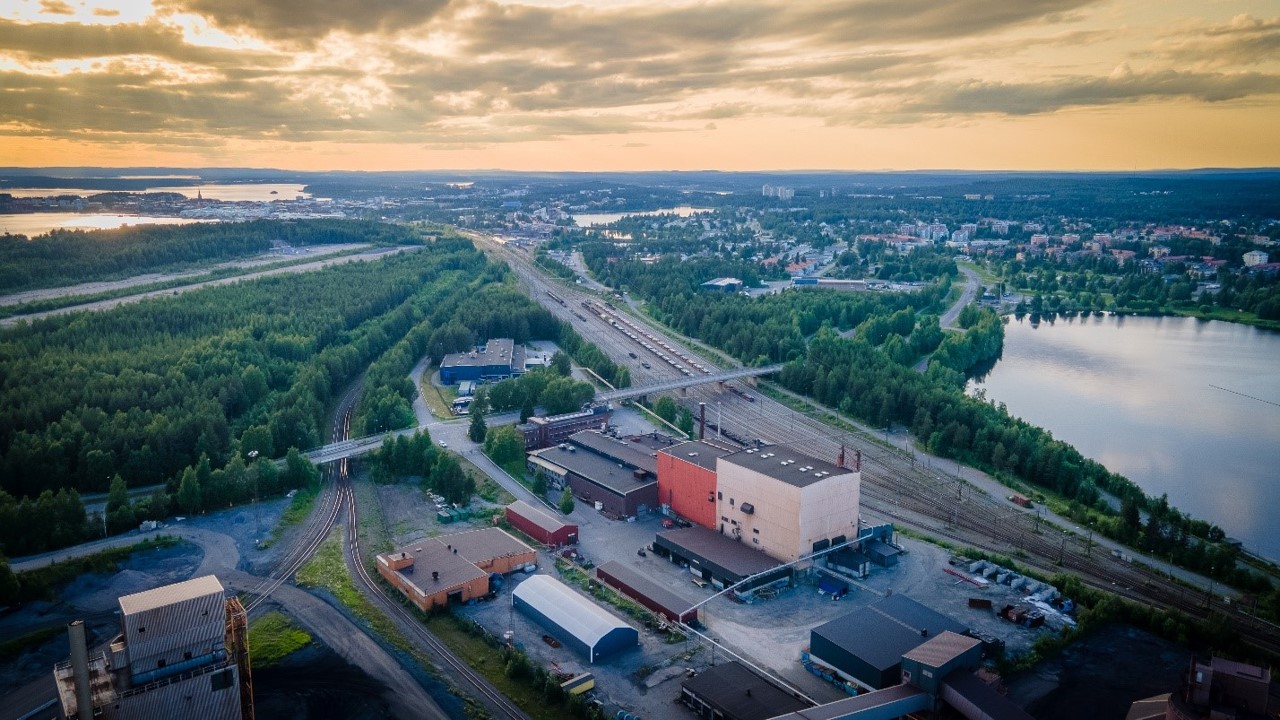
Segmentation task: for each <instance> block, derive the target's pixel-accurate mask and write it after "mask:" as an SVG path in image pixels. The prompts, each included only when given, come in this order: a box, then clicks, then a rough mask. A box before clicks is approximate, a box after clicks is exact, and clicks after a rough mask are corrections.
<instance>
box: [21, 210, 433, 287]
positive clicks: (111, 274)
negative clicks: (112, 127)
mask: <svg viewBox="0 0 1280 720" xmlns="http://www.w3.org/2000/svg"><path fill="white" fill-rule="evenodd" d="M422 242H423V239H422V236H421V235H420V234H419V233H418V232H417V231H414V230H411V229H408V228H405V227H402V226H398V225H389V224H386V223H374V222H355V221H346V220H302V221H297V222H294V223H281V222H273V221H269V220H256V221H253V222H247V223H194V224H191V225H136V226H126V227H122V228H118V229H115V230H94V231H84V230H54V231H53V232H50V233H46V234H44V235H39V236H36V237H34V238H27V237H26V236H25V235H9V234H7V233H6V234H3V235H0V294H3V293H12V292H18V291H21V290H31V289H34V288H46V287H58V286H62V285H70V284H74V283H82V282H91V281H95V280H109V279H116V278H120V277H127V276H131V275H138V274H141V273H149V272H157V271H160V270H169V269H173V268H176V267H181V266H184V265H190V264H193V263H205V262H220V261H226V260H233V259H236V258H243V257H247V256H250V255H257V254H260V253H264V252H267V251H268V250H270V249H271V248H272V247H273V246H278V245H288V246H295V247H298V246H308V245H333V244H343V243H379V244H397V245H414V244H421V243H422Z"/></svg>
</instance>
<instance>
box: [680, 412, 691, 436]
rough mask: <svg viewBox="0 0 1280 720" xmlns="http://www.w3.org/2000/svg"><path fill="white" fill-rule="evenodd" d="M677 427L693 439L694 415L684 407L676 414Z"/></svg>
mask: <svg viewBox="0 0 1280 720" xmlns="http://www.w3.org/2000/svg"><path fill="white" fill-rule="evenodd" d="M676 427H678V428H680V432H682V433H684V434H685V436H687V437H693V413H691V412H689V409H688V408H685V407H682V408H680V409H679V410H678V411H677V412H676Z"/></svg>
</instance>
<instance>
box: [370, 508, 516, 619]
mask: <svg viewBox="0 0 1280 720" xmlns="http://www.w3.org/2000/svg"><path fill="white" fill-rule="evenodd" d="M377 562H378V574H379V575H381V576H382V577H383V578H384V579H385V580H386V581H387V582H389V583H391V584H392V585H394V586H395V587H396V589H397V590H399V591H400V592H401V593H403V594H404V596H405V597H407V598H408V599H409V601H410V602H412V603H413V604H414V605H416V606H417V607H418V608H419V609H421V610H424V611H426V610H430V609H431V608H433V607H436V606H442V605H449V604H454V605H458V604H462V603H465V602H467V601H469V600H471V599H473V598H478V597H483V596H484V595H487V594H488V593H489V575H490V573H499V574H505V573H509V572H513V571H515V570H519V569H521V568H523V567H525V566H526V565H529V564H533V563H536V562H537V553H536V552H535V551H534V549H533V548H531V547H529V546H528V545H525V544H524V543H522V542H520V541H519V540H517V539H515V538H514V537H512V536H511V535H509V534H507V533H506V532H503V531H502V530H501V529H500V528H483V529H480V530H471V531H467V532H461V533H456V534H454V535H444V536H441V537H437V538H428V539H426V540H421V541H419V542H416V543H412V544H410V545H407V546H405V547H403V548H401V549H400V550H396V551H394V552H389V553H383V554H381V555H379V556H378V559H377Z"/></svg>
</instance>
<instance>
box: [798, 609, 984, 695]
mask: <svg viewBox="0 0 1280 720" xmlns="http://www.w3.org/2000/svg"><path fill="white" fill-rule="evenodd" d="M946 631H950V632H952V633H955V634H957V635H963V634H964V633H966V632H968V628H966V627H965V626H964V625H961V624H960V623H959V622H956V621H955V620H953V619H951V618H949V617H947V616H946V615H943V614H941V613H938V612H935V611H933V610H930V609H929V608H927V607H925V606H923V605H921V604H920V603H918V602H916V601H915V600H912V599H911V598H909V597H907V596H905V595H890V596H889V597H886V598H884V599H882V600H880V601H878V602H876V603H873V604H871V605H867V606H866V607H861V608H858V609H857V610H854V611H853V612H851V613H849V614H848V615H844V616H842V617H838V618H836V619H835V620H832V621H830V622H828V623H825V624H823V625H819V626H818V627H816V628H814V629H813V630H812V631H810V634H809V658H810V659H811V660H812V661H813V662H814V663H817V664H819V665H821V666H824V667H827V668H830V669H832V670H834V671H835V672H836V673H837V674H838V675H839V676H840V677H842V678H844V679H845V680H847V681H849V682H851V683H853V684H855V685H858V686H860V687H863V688H866V689H868V690H879V689H881V688H886V687H889V686H891V685H896V684H898V683H899V682H900V681H901V679H902V657H903V655H906V654H908V653H910V652H911V651H912V650H915V649H916V648H917V647H919V646H921V645H922V644H924V643H925V642H926V641H928V640H929V639H930V638H932V637H935V636H937V635H939V634H941V633H943V632H946Z"/></svg>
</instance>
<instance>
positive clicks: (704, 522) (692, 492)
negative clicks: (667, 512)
mask: <svg viewBox="0 0 1280 720" xmlns="http://www.w3.org/2000/svg"><path fill="white" fill-rule="evenodd" d="M732 452H734V451H733V450H730V449H727V448H724V447H720V446H719V445H716V444H715V443H712V442H708V441H706V440H694V441H692V442H686V443H680V444H679V445H672V446H671V447H667V448H663V449H661V450H659V451H658V502H659V503H661V504H663V505H666V506H668V507H670V508H671V510H672V511H673V512H674V513H675V514H677V515H679V516H680V517H683V518H688V519H689V520H691V521H693V522H695V523H697V524H699V525H701V526H702V527H704V528H707V529H709V530H715V529H716V525H717V520H716V518H717V515H716V460H717V459H718V458H721V457H724V456H725V455H728V454H730V453H732Z"/></svg>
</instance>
